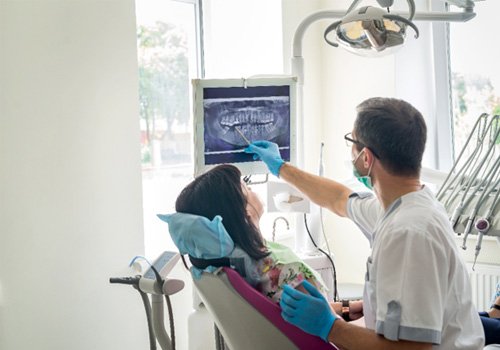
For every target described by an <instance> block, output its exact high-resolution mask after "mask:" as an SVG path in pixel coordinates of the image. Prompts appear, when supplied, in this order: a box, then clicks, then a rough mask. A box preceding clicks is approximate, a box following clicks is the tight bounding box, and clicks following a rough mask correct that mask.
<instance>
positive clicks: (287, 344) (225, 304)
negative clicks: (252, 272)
mask: <svg viewBox="0 0 500 350" xmlns="http://www.w3.org/2000/svg"><path fill="white" fill-rule="evenodd" d="M194 283H195V285H196V287H197V289H198V292H199V294H200V297H201V299H202V300H203V302H204V304H205V306H206V307H207V309H208V310H209V311H210V313H211V314H212V316H213V317H214V320H215V323H216V325H217V327H218V328H219V330H220V332H221V333H222V335H223V336H224V339H225V341H226V342H227V344H228V345H229V348H230V349H234V350H240V349H241V350H244V349H262V350H264V349H269V350H278V349H279V350H282V349H304V350H305V349H307V350H311V349H317V350H334V349H337V348H336V347H335V346H334V345H331V344H328V343H325V342H324V341H323V340H322V339H320V338H319V337H316V336H313V335H310V334H308V333H305V332H303V331H302V330H301V329H299V328H297V327H295V326H293V325H292V324H290V323H288V322H286V321H285V320H283V318H282V317H281V309H280V307H279V305H277V304H275V303H274V302H273V301H272V300H271V299H269V298H267V297H265V296H264V295H262V294H261V293H260V292H259V291H257V290H256V289H254V288H253V287H252V286H250V285H249V284H248V283H247V282H246V281H245V280H244V279H243V278H242V277H241V276H240V275H239V274H238V272H236V271H235V270H233V269H230V268H227V267H224V268H222V271H220V272H219V273H218V274H217V275H214V274H208V273H203V276H202V278H201V279H200V280H196V279H195V280H194Z"/></svg>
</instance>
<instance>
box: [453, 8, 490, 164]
mask: <svg viewBox="0 0 500 350" xmlns="http://www.w3.org/2000/svg"><path fill="white" fill-rule="evenodd" d="M499 11H500V2H498V1H484V2H476V3H475V12H476V13H477V16H476V18H473V19H472V20H470V21H469V22H466V23H451V24H450V66H451V88H452V110H453V124H454V152H455V157H457V156H458V154H459V152H460V151H461V149H462V147H463V145H464V144H465V141H466V139H467V136H468V135H469V132H470V130H471V129H472V127H473V125H474V123H475V122H476V120H477V118H478V117H479V115H480V114H481V113H488V114H490V115H493V114H500V66H499V65H498V57H500V46H499V45H498V44H497V42H496V35H497V33H498V30H497V27H496V26H495V24H494V23H496V20H497V14H498V12H499Z"/></svg>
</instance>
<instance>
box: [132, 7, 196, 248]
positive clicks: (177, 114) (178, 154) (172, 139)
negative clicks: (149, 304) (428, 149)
mask: <svg viewBox="0 0 500 350" xmlns="http://www.w3.org/2000/svg"><path fill="white" fill-rule="evenodd" d="M136 15H137V50H138V65H139V106H140V129H141V140H140V142H141V153H142V179H143V181H142V185H143V211H144V213H143V215H144V232H145V246H146V253H147V255H150V256H156V255H158V254H159V253H160V252H161V251H162V250H165V249H170V248H174V246H173V245H172V243H171V241H170V238H169V237H168V234H167V232H168V231H167V228H166V226H165V224H163V223H162V222H160V221H159V219H157V217H156V214H157V213H165V212H173V211H174V204H175V198H176V197H177V194H178V192H179V191H180V189H182V188H183V187H184V186H185V185H186V184H187V183H188V182H189V181H190V180H191V177H192V167H193V164H192V145H191V144H192V142H191V138H192V131H191V129H192V127H191V123H192V122H191V120H192V118H191V114H192V113H191V110H192V108H191V99H190V96H191V92H190V79H192V78H196V77H197V76H198V68H197V67H198V62H197V44H196V42H197V38H196V2H195V1H192V2H188V1H183V2H177V1H168V0H167V1H166V0H162V1H158V0H140V1H137V2H136Z"/></svg>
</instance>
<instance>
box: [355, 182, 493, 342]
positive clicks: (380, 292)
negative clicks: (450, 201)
mask: <svg viewBox="0 0 500 350" xmlns="http://www.w3.org/2000/svg"><path fill="white" fill-rule="evenodd" d="M347 211H348V216H349V217H350V218H351V219H352V220H353V221H354V222H355V223H356V224H357V225H358V226H359V227H360V228H361V230H362V231H363V233H364V234H365V236H366V237H367V238H368V239H369V241H370V245H371V247H372V254H371V256H370V257H369V258H368V262H367V273H366V283H365V291H364V298H363V308H364V316H365V322H366V326H367V327H368V328H370V329H373V330H375V332H376V333H378V334H381V335H383V336H384V337H385V338H387V339H390V340H398V339H404V340H411V341H418V342H427V343H432V344H434V346H433V349H443V350H452V349H464V350H465V349H467V350H468V349H470V350H478V349H482V348H483V346H484V332H483V329H482V325H481V321H480V319H479V316H478V313H477V311H476V309H475V307H474V305H473V304H472V300H471V298H472V297H471V287H470V283H469V277H468V273H467V270H466V266H465V264H464V262H463V260H462V258H461V256H460V254H459V251H458V249H457V246H456V243H455V241H454V233H453V230H452V228H451V225H450V223H449V221H448V217H447V214H446V211H445V210H444V208H443V207H442V205H441V204H440V203H439V202H438V201H437V200H436V199H435V197H434V195H433V194H432V193H431V191H430V190H429V189H427V188H425V187H424V188H423V189H421V190H420V191H417V192H412V193H409V194H406V195H404V196H402V197H401V198H399V199H398V200H396V201H395V202H394V203H392V204H391V206H390V207H389V208H387V210H386V211H385V212H384V211H383V209H382V207H381V206H380V203H379V202H378V200H377V199H376V198H375V197H374V196H373V195H371V194H367V193H354V194H352V195H351V197H350V198H349V202H348V205H347Z"/></svg>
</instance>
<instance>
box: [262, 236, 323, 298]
mask: <svg viewBox="0 0 500 350" xmlns="http://www.w3.org/2000/svg"><path fill="white" fill-rule="evenodd" d="M267 248H268V249H269V251H270V252H271V254H270V255H269V256H267V257H265V258H264V259H262V260H260V261H259V263H258V271H259V273H260V275H261V280H260V283H259V284H258V285H257V289H258V290H259V291H261V292H262V293H263V294H264V295H266V296H268V297H269V298H271V299H272V300H274V301H275V302H277V303H279V301H280V299H281V294H282V293H283V286H284V285H286V284H288V285H290V286H291V287H293V288H295V287H297V286H298V285H299V284H300V283H302V281H304V280H305V279H306V280H309V281H312V282H313V283H314V284H315V285H316V286H317V287H318V289H319V291H320V292H321V293H322V294H324V295H326V290H327V289H326V287H325V285H324V283H323V281H322V280H321V276H319V274H318V273H317V272H316V271H314V270H313V269H312V268H311V267H309V266H308V265H307V264H306V263H305V262H303V261H302V260H301V259H300V258H299V257H298V256H297V255H295V254H294V253H293V251H292V250H291V249H290V248H288V247H286V246H284V245H281V244H279V243H276V242H267Z"/></svg>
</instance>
